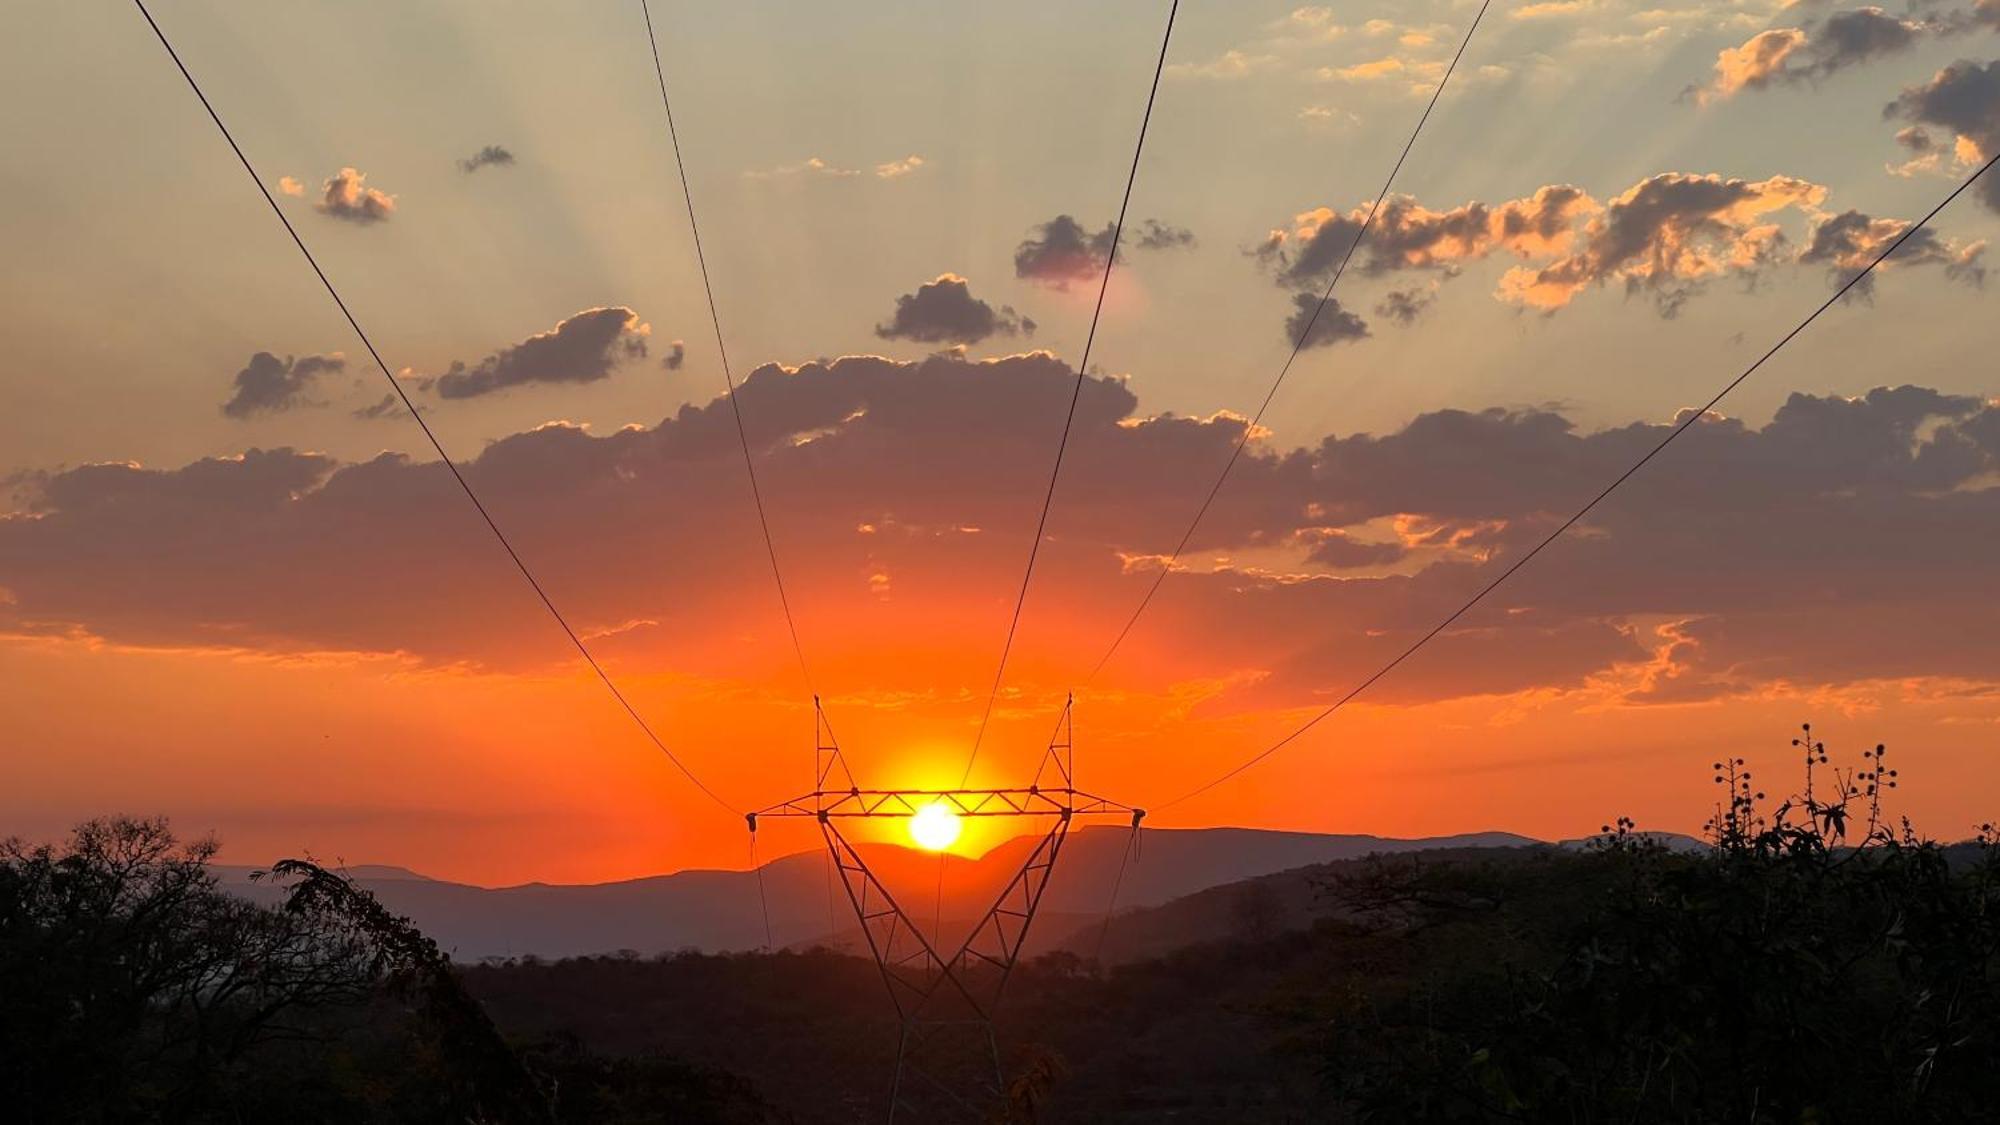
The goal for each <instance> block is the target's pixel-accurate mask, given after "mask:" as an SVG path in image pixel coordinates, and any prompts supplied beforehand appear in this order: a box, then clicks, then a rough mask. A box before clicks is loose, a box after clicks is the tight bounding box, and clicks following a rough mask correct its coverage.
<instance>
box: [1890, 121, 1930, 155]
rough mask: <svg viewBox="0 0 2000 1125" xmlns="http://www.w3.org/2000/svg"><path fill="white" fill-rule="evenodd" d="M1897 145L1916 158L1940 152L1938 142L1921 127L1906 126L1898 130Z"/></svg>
mask: <svg viewBox="0 0 2000 1125" xmlns="http://www.w3.org/2000/svg"><path fill="white" fill-rule="evenodd" d="M1896 143H1897V144H1899V145H1902V146H1903V147H1904V148H1906V149H1909V150H1910V152H1911V153H1912V154H1913V155H1916V156H1927V155H1929V154H1931V153H1933V152H1936V151H1937V150H1938V143H1937V141H1935V140H1933V139H1932V137H1931V135H1930V134H1929V133H1927V132H1925V131H1924V127H1923V126H1921V125H1905V126H1903V127H1902V128H1901V129H1898V130H1896Z"/></svg>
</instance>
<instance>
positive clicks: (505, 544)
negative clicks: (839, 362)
mask: <svg viewBox="0 0 2000 1125" xmlns="http://www.w3.org/2000/svg"><path fill="white" fill-rule="evenodd" d="M132 3H133V4H134V5H136V6H137V7H138V9H139V14H140V15H142V16H144V17H145V18H146V23H147V25H148V26H150V27H151V28H152V29H153V34H154V35H155V36H157V37H158V38H159V40H160V46H162V47H165V48H166V50H167V57H169V58H171V59H173V61H174V66H175V67H176V68H178V69H179V70H180V72H181V77H182V78H185V79H186V80H187V84H188V88H189V89H190V90H193V91H194V96H195V97H196V98H197V99H199V100H200V101H201V108H203V109H204V110H207V111H208V118H209V120H210V121H213V122H215V127H216V129H217V130H218V131H219V132H221V134H222V139H223V140H225V141H227V142H229V147H230V150H231V151H233V152H235V153H236V159H237V160H238V161H239V162H241V163H242V165H243V170H244V171H245V172H247V173H249V175H250V182H251V183H254V184H256V185H257V191H258V193H259V194H261V195H262V196H263V197H264V202H265V203H268V204H270V206H271V213H272V214H273V215H276V216H277V217H278V222H280V223H282V224H283V225H284V228H285V233H286V234H288V235H291V236H292V243H293V245H295V246H297V247H298V248H299V253H300V254H302V255H304V256H305V260H306V264H307V265H309V266H311V267H312V271H313V274H314V275H315V276H317V277H318V278H319V283H320V284H321V285H323V286H325V287H326V292H327V296H329V297H332V298H333V303H334V304H335V305H336V306H338V307H339V309H340V315H341V316H343V317H346V318H347V326H348V327H349V328H352V329H353V330H354V335H355V336H356V337H358V338H359V339H360V340H361V345H362V347H364V348H367V349H368V355H369V357H370V358H372V359H373V360H374V361H375V366H376V367H378V368H380V369H381V371H382V377H383V378H384V379H387V380H388V381H389V389H390V390H392V391H394V392H396V397H397V398H398V399H401V400H402V403H403V406H404V407H405V408H406V409H408V410H409V412H410V417H411V419H412V420H414V421H415V422H416V423H417V427H418V428H419V429H421V430H422V431H423V432H424V438H425V439H426V440H428V441H429V442H430V444H431V448H432V449H434V450H436V451H437V455H438V459H439V460H440V461H442V462H443V463H444V467H445V468H446V469H449V470H450V471H451V476H452V479H453V480H455V481H457V482H458V487H459V488H460V489H461V490H462V491H463V492H464V493H465V498H466V499H467V500H470V501H472V506H473V508H475V509H476V510H477V511H478V512H479V518H480V519H482V520H484V521H485V522H486V527H487V530H489V531H491V532H492V533H493V538H495V539H496V540H498V541H499V543H500V546H501V548H502V549H503V550H505V551H506V552H507V557H508V558H509V559H512V560H513V562H514V566H515V568H516V569H517V570H519V571H520V572H521V577H523V578H525V579H527V580H528V585H529V586H530V587H532V588H533V589H534V591H535V596H536V597H537V598H540V599H541V602H542V605H543V607H544V608H546V609H547V610H548V611H549V616H551V617H553V618H555V620H556V624H557V625H559V626H561V627H562V631H563V635H565V636H567V637H568V638H569V641H570V643H571V644H572V645H575V646H576V651H577V652H578V653H579V654H581V655H582V656H583V659H584V662H585V663H586V664H589V665H590V670H591V671H593V672H595V673H597V678H598V679H599V680H601V681H603V683H604V686H605V687H606V688H607V689H608V690H609V691H610V692H611V697H612V698H613V699H615V700H617V701H618V705H619V706H620V707H622V708H624V710H625V713H626V714H627V715H629V716H631V718H632V721H633V722H634V723H636V724H637V725H638V727H639V730H640V731H641V732H643V733H644V734H645V736H646V738H647V740H648V741H650V742H651V743H652V744H653V745H654V746H655V747H656V748H658V750H659V751H660V753H662V754H664V755H666V757H667V760H668V761H669V762H672V763H673V764H674V766H675V768H677V769H679V770H680V771H681V773H682V774H683V775H684V776H685V777H686V778H687V779H688V780H689V781H690V782H693V783H694V787H695V788H697V789H699V790H701V791H702V792H703V793H704V794H707V796H708V798H709V800H711V801H714V802H715V803H716V804H718V805H720V806H722V807H723V808H724V809H727V810H728V811H729V812H731V813H737V809H736V807H735V806H734V805H731V804H730V803H729V802H728V801H725V800H723V799H722V798H721V797H720V796H718V795H717V794H716V792H715V790H713V789H710V788H709V787H708V786H707V785H705V784H703V783H702V780H701V778H699V777H696V776H695V774H694V771H693V770H691V769H689V768H688V766H687V763H685V762H683V761H681V760H680V758H679V757H677V756H676V755H675V754H674V752H673V751H672V750H669V749H668V748H667V744H666V743H665V742H664V741H662V740H661V738H660V736H659V735H657V734H655V733H654V732H653V728H652V726H651V725H649V724H648V723H647V722H646V720H645V719H644V718H642V717H641V716H640V715H639V712H638V709H637V708H635V707H633V706H632V703H631V701H630V700H628V699H626V698H625V693H624V692H622V691H620V690H618V685H617V684H616V683H614V682H613V681H612V679H611V676H610V674H609V673H607V672H605V670H604V666H603V665H601V664H599V663H598V662H597V658H596V657H595V656H592V655H591V652H590V648H589V647H588V646H587V645H585V644H584V643H583V638H582V637H580V636H578V635H577V632H576V630H575V629H573V628H571V627H570V623H569V620H568V619H567V618H565V617H564V616H563V614H562V611H561V610H559V609H557V608H556V603H555V602H554V601H553V600H552V599H551V598H550V597H549V594H548V591H547V590H544V589H543V588H542V584H541V582H539V581H538V580H536V578H535V574H534V572H533V571H531V570H529V569H528V564H527V562H526V561H525V560H523V559H522V558H521V555H520V552H518V551H516V550H515V549H514V544H513V543H512V542H511V541H509V540H508V538H507V535H506V533H505V532H503V531H501V530H500V525H499V524H498V523H496V522H495V521H494V519H493V516H492V514H491V513H489V512H488V511H487V510H486V505H485V504H483V503H481V502H480V500H479V495H478V494H477V493H475V492H474V491H473V490H472V485H471V484H470V483H469V482H468V481H467V480H466V479H465V474H464V473H461V472H460V471H459V469H458V465H457V463H456V462H454V461H453V460H452V459H451V455H450V454H448V453H446V452H445V449H444V444H443V443H442V442H440V441H439V440H438V437H437V434H435V433H433V432H432V431H431V427H430V423H428V422H426V421H424V416H423V414H422V413H420V412H419V411H418V410H417V406H416V403H414V402H411V401H410V396H409V394H408V393H406V392H405V391H404V390H403V385H402V383H401V382H400V381H399V380H398V379H397V378H396V376H395V375H394V374H393V373H392V372H391V371H390V370H389V365H388V364H387V363H386V362H384V361H383V359H382V353H380V352H378V351H376V350H375V343H374V341H372V340H370V339H369V338H368V333H366V332H364V331H362V329H361V322H360V321H358V320H356V319H355V318H354V314H353V313H352V312H350V311H349V310H348V307H347V302H346V301H344V300H342V299H341V296H340V291H339V290H338V289H335V288H334V286H333V281H332V280H331V279H330V278H328V277H327V275H326V271H325V270H323V269H321V268H320V265H319V260H318V259H316V258H314V257H313V253H312V251H311V250H309V249H307V248H306V243H305V239H303V238H301V237H299V232H298V230H297V229H296V228H295V227H293V226H292V221H291V220H290V219H288V218H286V217H285V212H284V209H283V208H281V207H279V206H278V201H277V200H276V199H274V198H273V197H272V196H271V191H270V189H269V188H266V187H265V186H264V179H263V177H262V176H259V175H258V174H257V169H256V167H255V166H254V165H252V164H251V163H250V158H249V156H247V155H245V154H244V152H243V146H241V145H239V144H237V143H236V137H235V135H234V134H232V133H231V132H230V131H229V126H227V125H224V124H223V123H222V115H221V114H219V113H217V112H216V110H215V106H213V105H212V104H210V103H209V100H208V95H207V94H205V93H203V92H202V89H201V84H200V83H199V82H196V81H195V78H194V75H193V73H191V72H190V71H189V70H188V68H187V64H186V63H184V62H182V61H181V56H180V53H179V52H178V51H176V50H174V45H173V43H172V42H170V41H169V40H168V39H167V33H166V32H165V31H163V30H161V29H160V25H159V23H158V22H157V21H156V20H154V19H153V13H152V12H150V11H148V10H147V9H146V4H145V0H132ZM738 815H741V814H740V813H738Z"/></svg>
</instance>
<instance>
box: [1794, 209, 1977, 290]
mask: <svg viewBox="0 0 2000 1125" xmlns="http://www.w3.org/2000/svg"><path fill="white" fill-rule="evenodd" d="M1909 230H1910V224H1909V223H1908V222H1905V221H1904V220H1902V219H1877V218H1872V217H1870V216H1868V215H1865V214H1862V213H1861V212H1859V211H1853V210H1849V211H1842V212H1841V213H1840V214H1838V215H1829V216H1827V218H1825V219H1824V220H1822V221H1821V222H1819V223H1818V224H1817V225H1816V226H1814V227H1813V231H1812V238H1811V240H1810V241H1809V242H1808V243H1807V245H1806V248H1805V249H1804V250H1803V251H1801V252H1800V254H1799V262H1800V263H1801V264H1804V265H1822V266H1825V267H1827V269H1828V271H1829V272H1830V273H1831V275H1832V278H1833V282H1834V284H1836V285H1844V284H1846V283H1847V282H1848V281H1849V280H1851V279H1852V278H1854V277H1855V276H1856V275H1857V274H1859V273H1860V272H1861V271H1862V270H1863V269H1866V268H1867V267H1868V264H1869V263H1870V262H1873V261H1874V260H1875V259H1876V258H1877V257H1878V256H1880V255H1881V253H1882V252H1883V251H1884V250H1886V249H1888V248H1889V246H1890V245H1891V244H1893V243H1894V242H1895V241H1896V240H1897V239H1898V238H1902V237H1903V236H1904V234H1905V233H1907V232H1909ZM1985 252H1986V243H1984V242H1973V243H1967V244H1960V243H1958V242H1956V241H1953V240H1952V239H1948V238H1946V237H1944V236H1943V235H1940V234H1939V233H1938V232H1937V231H1936V230H1935V229H1934V228H1932V227H1924V228H1923V229H1921V230H1918V231H1916V232H1915V233H1913V234H1910V235H1909V237H1908V238H1907V239H1905V240H1904V242H1903V244H1902V245H1901V246H1899V247H1897V248H1896V252H1895V253H1894V254H1893V255H1891V256H1890V257H1888V258H1886V259H1884V260H1883V262H1882V265H1881V266H1880V267H1878V268H1880V269H1890V268H1892V267H1900V266H1914V265H1923V264H1926V263H1929V264H1936V265H1941V266H1943V267H1944V272H1945V276H1946V277H1948V278H1951V279H1953V280H1957V281H1964V282H1966V283H1968V284H1971V285H1983V284H1985V282H1986V266H1985V264H1984V261H1983V258H1984V255H1985ZM1874 283H1875V276H1874V274H1869V275H1867V276H1866V277H1864V278H1862V280H1861V282H1860V284H1858V285H1856V286H1855V289H1856V290H1857V291H1859V292H1863V293H1865V292H1867V291H1868V290H1869V289H1870V288H1872V287H1873V285H1874Z"/></svg>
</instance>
